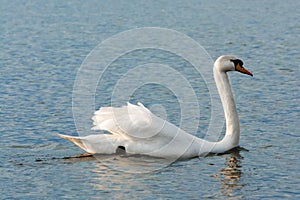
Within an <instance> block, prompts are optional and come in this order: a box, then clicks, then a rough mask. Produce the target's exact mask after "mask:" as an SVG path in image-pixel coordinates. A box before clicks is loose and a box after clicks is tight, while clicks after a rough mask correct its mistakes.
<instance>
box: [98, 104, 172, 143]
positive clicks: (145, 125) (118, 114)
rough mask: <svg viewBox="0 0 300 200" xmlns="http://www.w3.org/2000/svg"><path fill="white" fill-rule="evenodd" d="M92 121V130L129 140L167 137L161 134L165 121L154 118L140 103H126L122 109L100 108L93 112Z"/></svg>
mask: <svg viewBox="0 0 300 200" xmlns="http://www.w3.org/2000/svg"><path fill="white" fill-rule="evenodd" d="M92 119H93V121H94V122H93V124H94V127H93V128H92V129H93V130H106V131H109V132H111V133H112V134H114V135H118V136H122V137H125V138H128V139H129V138H130V139H131V140H138V139H150V138H152V137H154V136H158V135H160V136H163V137H166V136H167V135H166V133H164V134H163V135H162V133H161V131H162V129H163V128H164V126H165V123H166V121H165V120H163V119H161V118H159V117H157V116H155V115H154V114H153V113H151V111H150V110H148V109H147V108H145V107H144V105H143V104H141V103H138V105H133V104H130V103H128V104H127V106H123V107H102V108H100V109H99V110H98V111H96V112H95V115H94V117H93V118H92ZM158 133H160V134H158Z"/></svg>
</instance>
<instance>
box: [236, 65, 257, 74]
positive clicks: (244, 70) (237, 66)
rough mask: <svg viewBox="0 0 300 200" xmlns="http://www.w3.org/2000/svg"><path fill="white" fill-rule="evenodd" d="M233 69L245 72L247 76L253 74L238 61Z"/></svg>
mask: <svg viewBox="0 0 300 200" xmlns="http://www.w3.org/2000/svg"><path fill="white" fill-rule="evenodd" d="M235 70H236V71H238V72H241V73H243V74H247V75H249V76H253V74H252V73H251V72H250V71H248V70H247V69H246V68H244V67H243V66H241V65H240V63H238V64H237V65H236V67H235Z"/></svg>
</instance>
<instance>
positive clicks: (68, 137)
mask: <svg viewBox="0 0 300 200" xmlns="http://www.w3.org/2000/svg"><path fill="white" fill-rule="evenodd" d="M57 135H58V136H59V137H61V138H64V139H66V140H69V141H71V142H73V143H74V144H76V145H77V146H79V147H80V148H81V149H83V150H85V151H87V148H86V146H85V145H84V144H83V143H82V141H81V139H80V138H79V137H74V136H69V135H63V134H57Z"/></svg>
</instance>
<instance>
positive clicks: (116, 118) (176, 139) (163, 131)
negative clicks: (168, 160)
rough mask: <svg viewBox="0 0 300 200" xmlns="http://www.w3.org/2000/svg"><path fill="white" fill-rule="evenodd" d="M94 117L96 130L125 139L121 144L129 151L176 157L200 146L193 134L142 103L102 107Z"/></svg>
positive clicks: (192, 154)
mask: <svg viewBox="0 0 300 200" xmlns="http://www.w3.org/2000/svg"><path fill="white" fill-rule="evenodd" d="M92 119H93V120H94V127H93V128H92V129H94V130H106V131H109V132H111V133H112V134H113V136H115V137H117V138H119V139H121V138H122V139H121V141H122V144H121V143H120V144H121V145H122V146H124V147H125V148H126V152H128V153H132V154H145V155H150V156H156V157H175V158H176V159H177V158H179V157H191V156H195V155H198V151H199V148H198V146H199V145H198V146H195V145H193V144H195V143H194V141H195V137H194V136H193V135H190V134H188V133H186V132H185V131H183V130H182V129H180V128H179V127H176V126H175V125H173V124H171V123H170V122H168V121H166V120H163V119H161V118H159V117H157V116H156V115H154V114H153V113H151V111H150V110H148V109H147V108H145V107H144V106H143V104H141V103H138V105H133V104H130V103H128V104H127V106H123V107H118V108H115V107H102V108H100V110H98V111H96V112H95V115H94V117H93V118H92ZM194 147H196V148H194Z"/></svg>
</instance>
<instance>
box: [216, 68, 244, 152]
mask: <svg viewBox="0 0 300 200" xmlns="http://www.w3.org/2000/svg"><path fill="white" fill-rule="evenodd" d="M216 65H217V64H216ZM214 78H215V82H216V85H217V88H218V92H219V94H220V98H221V102H222V105H223V109H224V114H225V120H226V134H225V137H224V138H223V139H222V140H221V141H219V142H216V144H215V147H214V148H213V152H216V153H218V152H219V151H220V152H222V151H224V150H225V151H226V150H230V149H232V148H234V147H236V146H238V145H239V139H240V122H239V117H238V114H237V111H236V106H235V102H234V97H233V94H232V91H231V86H230V83H229V79H228V76H227V74H226V72H224V71H222V70H221V69H220V68H219V67H218V66H214Z"/></svg>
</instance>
